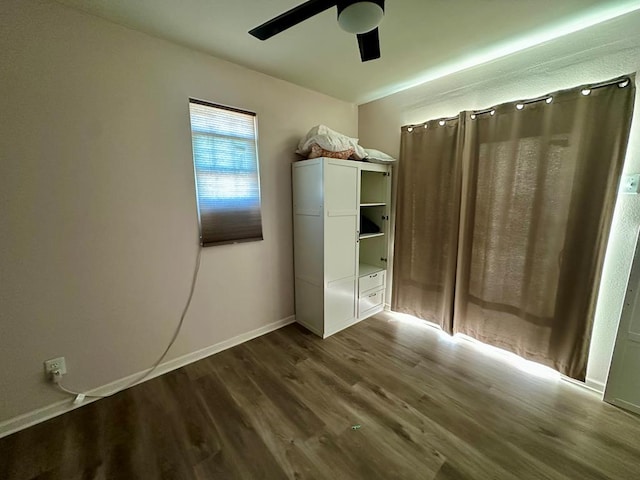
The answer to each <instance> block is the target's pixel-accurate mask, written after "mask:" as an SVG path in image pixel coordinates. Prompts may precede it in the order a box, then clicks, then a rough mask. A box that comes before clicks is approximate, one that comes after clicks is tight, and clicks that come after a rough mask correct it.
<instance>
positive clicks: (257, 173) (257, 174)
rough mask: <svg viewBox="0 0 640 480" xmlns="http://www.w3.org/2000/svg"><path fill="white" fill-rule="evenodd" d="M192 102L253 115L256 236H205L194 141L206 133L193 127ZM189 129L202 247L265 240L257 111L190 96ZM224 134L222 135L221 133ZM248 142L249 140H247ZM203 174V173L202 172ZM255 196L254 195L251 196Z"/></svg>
mask: <svg viewBox="0 0 640 480" xmlns="http://www.w3.org/2000/svg"><path fill="white" fill-rule="evenodd" d="M191 104H196V105H201V106H205V107H210V108H214V109H217V110H226V111H229V112H233V113H239V114H243V115H248V116H251V117H253V133H254V135H253V149H254V157H255V177H256V186H257V210H258V216H259V230H260V232H259V235H256V236H247V237H240V238H235V239H230V240H215V241H207V240H206V239H205V238H204V236H205V235H204V229H203V215H202V213H203V208H202V206H201V204H200V201H201V195H200V193H201V192H200V191H199V189H198V177H199V175H198V167H197V165H196V151H195V142H194V134H198V133H201V134H202V133H204V132H196V131H194V128H193V119H192V114H191ZM189 131H190V134H191V159H192V164H193V178H194V185H195V194H196V209H197V215H198V230H199V237H200V245H201V246H202V247H212V246H217V245H229V244H236V243H245V242H256V241H261V240H264V229H263V226H262V189H261V182H260V158H259V155H258V116H257V114H256V112H252V111H250V110H244V109H240V108H236V107H231V106H228V105H222V104H219V103H213V102H209V101H206V100H201V99H198V98H193V97H189ZM212 136H215V134H212ZM220 136H222V135H220ZM238 138H239V139H241V137H238ZM247 143H248V142H247ZM213 172H215V170H213ZM201 175H202V174H201ZM242 198H250V197H248V196H247V197H242ZM251 198H254V197H251ZM212 211H215V210H212Z"/></svg>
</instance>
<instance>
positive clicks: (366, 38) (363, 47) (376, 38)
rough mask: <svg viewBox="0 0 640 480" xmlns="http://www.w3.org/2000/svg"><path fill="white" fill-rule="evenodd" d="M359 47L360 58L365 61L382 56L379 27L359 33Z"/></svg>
mask: <svg viewBox="0 0 640 480" xmlns="http://www.w3.org/2000/svg"><path fill="white" fill-rule="evenodd" d="M358 47H360V59H361V60H362V61H363V62H368V61H369V60H375V59H376V58H380V35H379V34H378V29H377V28H374V29H373V30H371V31H370V32H367V33H360V34H358Z"/></svg>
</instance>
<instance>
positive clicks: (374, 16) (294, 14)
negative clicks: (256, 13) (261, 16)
mask: <svg viewBox="0 0 640 480" xmlns="http://www.w3.org/2000/svg"><path fill="white" fill-rule="evenodd" d="M332 7H338V24H339V25H340V27H341V28H342V29H343V30H345V31H347V32H349V33H355V34H356V35H357V36H358V47H359V48H360V59H361V60H362V61H363V62H368V61H369V60H375V59H376V58H380V37H379V35H378V25H380V22H381V21H382V17H384V0H309V1H307V2H304V3H303V4H300V5H298V6H297V7H294V8H292V9H291V10H289V11H287V12H285V13H283V14H281V15H278V16H277V17H275V18H272V19H271V20H269V21H268V22H265V23H263V24H262V25H260V26H259V27H256V28H254V29H252V30H250V31H249V33H250V34H251V35H253V36H254V37H256V38H258V39H260V40H267V39H268V38H271V37H273V36H274V35H277V34H278V33H280V32H283V31H285V30H286V29H288V28H291V27H293V26H294V25H297V24H298V23H301V22H304V21H305V20H307V19H309V18H311V17H313V16H315V15H318V14H319V13H321V12H324V11H325V10H328V9H330V8H332Z"/></svg>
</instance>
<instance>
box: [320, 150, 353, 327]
mask: <svg viewBox="0 0 640 480" xmlns="http://www.w3.org/2000/svg"><path fill="white" fill-rule="evenodd" d="M358 176H359V171H358V167H357V166H353V165H350V164H347V163H343V164H340V162H339V161H335V162H334V161H332V160H328V161H326V163H325V172H324V192H325V222H324V228H325V231H324V267H325V287H326V289H327V290H326V296H325V300H326V316H327V318H326V319H325V321H326V322H327V329H328V330H333V329H334V328H332V327H335V326H336V325H341V324H344V323H346V322H348V321H350V320H352V319H354V318H355V317H356V283H357V282H356V271H357V258H358V251H357V248H358V244H357V236H358Z"/></svg>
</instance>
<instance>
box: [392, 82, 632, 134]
mask: <svg viewBox="0 0 640 480" xmlns="http://www.w3.org/2000/svg"><path fill="white" fill-rule="evenodd" d="M632 77H633V76H632V75H623V76H621V77H617V78H614V79H612V80H606V81H604V82H598V83H591V84H587V85H583V86H581V87H577V88H579V89H581V92H582V94H583V95H589V94H590V93H591V91H592V90H597V89H598V88H602V87H608V86H610V85H614V84H616V83H617V84H618V86H619V87H620V88H624V87H626V86H627V85H629V84H630V83H631V78H632ZM574 88H576V87H574ZM574 88H570V89H568V90H573V89H574ZM562 91H566V90H560V91H559V92H562ZM559 92H555V93H559ZM543 100H544V101H545V102H547V103H551V102H552V101H553V94H552V93H550V94H547V95H542V96H540V97H535V98H530V99H528V100H519V101H515V102H506V103H515V104H516V108H517V109H518V110H522V109H523V108H524V106H525V105H529V104H530V103H536V102H541V101H543ZM485 113H490V114H491V115H494V114H495V113H496V109H495V107H489V108H483V109H481V110H472V111H471V119H472V120H473V119H475V118H476V116H478V115H484V114H485ZM458 118H459V116H458V115H456V116H453V117H444V118H440V119H437V120H438V123H439V124H440V126H444V125H445V124H446V123H447V122H449V121H451V120H456V119H458ZM433 121H435V120H428V121H426V122H422V123H415V124H412V125H405V126H404V127H402V128H405V127H406V128H407V130H408V131H409V132H411V131H413V129H414V128H418V127H424V128H427V124H428V123H429V122H433Z"/></svg>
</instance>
